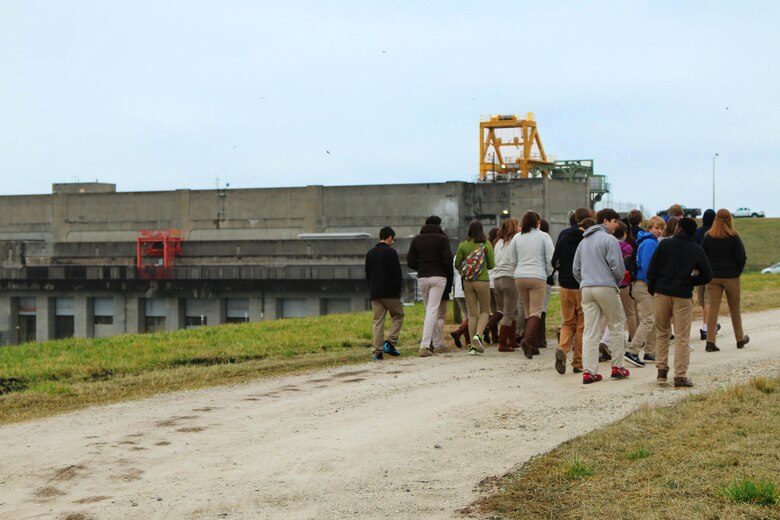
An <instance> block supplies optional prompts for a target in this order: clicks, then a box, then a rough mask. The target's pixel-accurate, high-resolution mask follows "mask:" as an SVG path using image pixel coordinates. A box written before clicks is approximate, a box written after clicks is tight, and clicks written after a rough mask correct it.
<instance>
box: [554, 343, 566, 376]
mask: <svg viewBox="0 0 780 520" xmlns="http://www.w3.org/2000/svg"><path fill="white" fill-rule="evenodd" d="M555 370H557V371H558V373H559V374H565V373H566V354H564V353H563V350H561V349H557V350H556V351H555Z"/></svg>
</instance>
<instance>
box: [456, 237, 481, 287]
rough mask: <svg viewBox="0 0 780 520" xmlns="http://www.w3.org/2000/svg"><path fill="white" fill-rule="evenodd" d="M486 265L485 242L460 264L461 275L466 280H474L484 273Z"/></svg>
mask: <svg viewBox="0 0 780 520" xmlns="http://www.w3.org/2000/svg"><path fill="white" fill-rule="evenodd" d="M484 267H485V244H480V245H479V247H477V248H476V249H475V250H474V251H472V252H471V253H469V254H468V256H467V257H466V259H465V260H463V263H462V264H461V265H460V276H461V278H463V279H464V280H467V281H469V282H473V281H474V280H476V279H477V278H479V275H480V274H481V273H482V269H483V268H484Z"/></svg>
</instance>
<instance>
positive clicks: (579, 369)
mask: <svg viewBox="0 0 780 520" xmlns="http://www.w3.org/2000/svg"><path fill="white" fill-rule="evenodd" d="M571 371H572V372H574V373H575V374H581V373H582V367H572V368H571Z"/></svg>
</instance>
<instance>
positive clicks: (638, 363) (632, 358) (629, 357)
mask: <svg viewBox="0 0 780 520" xmlns="http://www.w3.org/2000/svg"><path fill="white" fill-rule="evenodd" d="M623 359H625V360H626V361H628V362H629V363H631V364H632V365H634V366H635V367H643V366H645V362H644V361H642V360H641V359H639V354H634V353H633V352H626V353H625V354H623Z"/></svg>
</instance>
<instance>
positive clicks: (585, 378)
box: [582, 372, 603, 385]
mask: <svg viewBox="0 0 780 520" xmlns="http://www.w3.org/2000/svg"><path fill="white" fill-rule="evenodd" d="M602 379H603V378H602V377H601V374H591V373H590V372H585V373H584V374H582V384H583V385H589V384H591V383H598V382H599V381H601V380H602Z"/></svg>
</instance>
